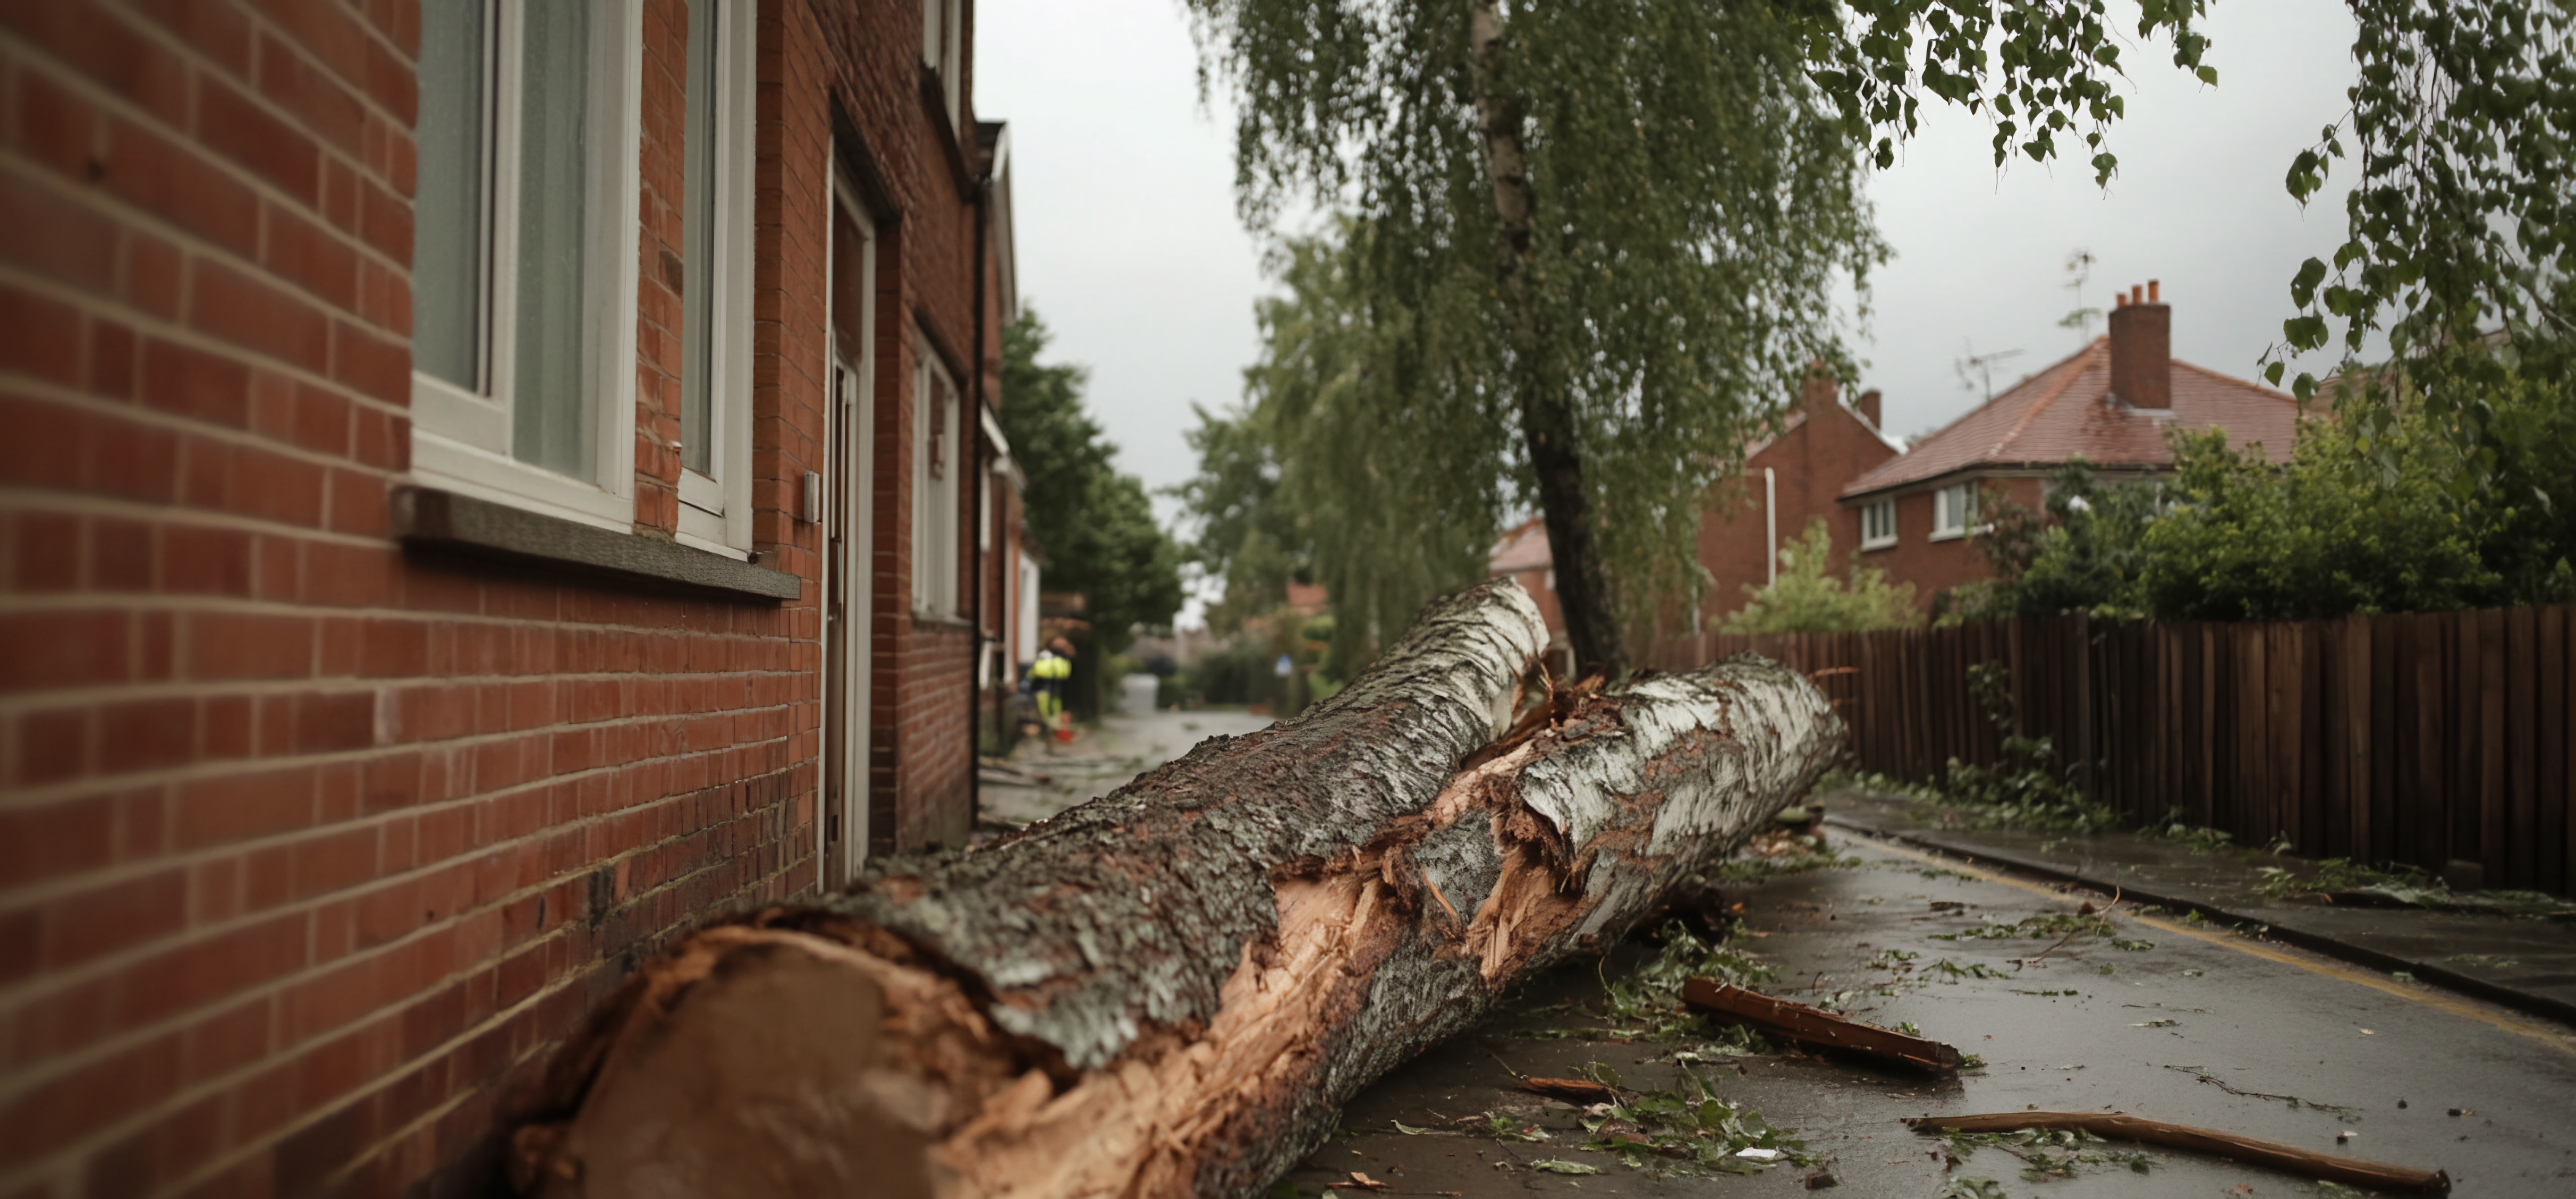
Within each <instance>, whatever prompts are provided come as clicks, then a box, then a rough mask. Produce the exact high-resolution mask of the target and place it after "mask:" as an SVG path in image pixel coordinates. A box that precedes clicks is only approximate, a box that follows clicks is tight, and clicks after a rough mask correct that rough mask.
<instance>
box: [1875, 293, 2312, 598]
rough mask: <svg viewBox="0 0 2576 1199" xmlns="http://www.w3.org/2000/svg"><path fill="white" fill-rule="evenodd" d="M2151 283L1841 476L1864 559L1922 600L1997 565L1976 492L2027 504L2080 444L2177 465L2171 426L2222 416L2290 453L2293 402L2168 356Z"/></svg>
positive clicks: (2113, 468) (2118, 465)
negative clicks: (2017, 373)
mask: <svg viewBox="0 0 2576 1199" xmlns="http://www.w3.org/2000/svg"><path fill="white" fill-rule="evenodd" d="M2159 291H2160V288H2159V287H2158V285H2157V284H2156V283H2154V282H2149V283H2148V284H2147V285H2146V286H2145V287H2144V288H2143V289H2139V288H2132V289H2131V290H2130V292H2129V294H2127V295H2125V296H2118V297H2116V298H2115V306H2114V307H2113V309H2112V311H2111V320H2110V325H2111V329H2110V334H2109V336H2106V337H2102V338H2097V339H2095V340H2094V342H2093V344H2091V345H2088V346H2086V347H2084V348H2083V349H2082V350H2079V351H2077V352H2076V353H2075V354H2073V355H2072V356H2070V357H2068V358H2065V359H2063V360H2061V361H2059V362H2058V363H2056V364H2055V365H2052V366H2050V367H2048V368H2047V369H2045V370H2042V371H2040V372H2039V373H2038V374H2035V375H2032V376H2031V377H2029V378H2027V379H2024V380H2022V381H2021V382H2020V383H2019V384H2016V385H2015V386H2014V387H2013V388H2012V390H2010V391H2007V392H2005V393H2003V394H2002V395H1999V396H1996V397H1995V398H1994V399H1992V400H1990V401H1988V402H1987V403H1985V404H1984V405H1982V406H1980V407H1978V408H1977V409H1976V410H1974V411H1972V412H1970V413H1968V414H1967V415H1966V416H1963V417H1961V418H1959V419H1958V420H1957V421H1955V422H1953V423H1951V425H1950V426H1949V427H1947V428H1945V429H1942V430H1941V431H1940V432H1938V433H1935V434H1933V435H1931V436H1929V437H1926V438H1924V439H1923V440H1922V441H1921V442H1919V443H1917V444H1916V445H1915V446H1914V447H1913V448H1912V449H1911V450H1909V451H1907V452H1906V453H1905V454H1904V455H1903V456H1902V457H1898V458H1894V459H1890V460H1889V461H1887V462H1885V463H1882V464H1880V465H1879V466H1878V467H1877V468H1876V469H1874V470H1871V471H1869V472H1867V473H1865V474H1862V475H1860V476H1859V477H1858V478H1855V479H1852V480H1851V481H1850V483H1849V484H1848V485H1846V486H1844V487H1843V488H1842V489H1841V503H1842V506H1843V507H1844V508H1845V509H1847V510H1849V511H1850V512H1851V514H1852V517H1851V520H1852V523H1855V524H1856V525H1857V526H1858V528H1859V530H1860V545H1861V551H1862V552H1861V561H1862V563H1863V564H1865V565H1869V566H1875V567H1879V568H1881V569H1883V570H1885V571H1886V572H1887V575H1888V578H1889V580H1890V581H1892V582H1904V583H1912V584H1914V587H1915V595H1916V599H1917V601H1918V602H1920V603H1922V604H1925V605H1927V606H1928V605H1929V604H1930V603H1931V601H1932V599H1933V597H1934V596H1935V595H1936V594H1937V593H1939V592H1941V591H1944V590H1947V589H1949V588H1952V587H1957V586H1959V585H1961V584H1963V583H1969V582H1974V581H1976V580H1980V579H1984V578H1987V577H1990V576H1991V575H1992V573H1993V569H1992V567H1991V566H1990V565H1988V563H1987V562H1986V560H1985V558H1984V556H1983V555H1982V554H1980V553H1979V552H1978V551H1977V549H1976V547H1975V545H1974V544H1973V540H1972V538H1971V536H1970V535H1971V534H1972V533H1974V532H1975V531H1976V530H1977V529H1978V528H1979V527H1980V520H1981V516H1980V513H1979V512H1978V510H1977V509H1978V507H1979V505H1980V503H1981V502H1983V501H1981V499H1980V494H1981V493H1984V492H1999V493H2001V494H2002V495H2003V497H2005V498H2006V499H2009V500H2010V501H2012V502H2014V503H2017V504H2021V505H2023V506H2025V507H2030V508H2037V507H2038V506H2039V505H2040V504H2041V502H2042V500H2043V498H2044V497H2043V496H2042V494H2041V492H2042V485H2043V482H2044V480H2045V479H2046V478H2047V477H2048V476H2049V475H2050V474H2051V473H2053V472H2055V471H2056V470H2057V469H2058V468H2059V467H2061V466H2064V465H2065V464H2066V463H2068V462H2069V461H2072V460H2074V459H2075V458H2078V457H2081V458H2083V459H2085V460H2086V461H2089V462H2091V463H2092V464H2093V465H2094V466H2096V467H2098V468H2100V470H2101V471H2102V473H2103V475H2104V476H2105V477H2109V478H2133V479H2138V478H2155V477H2159V476H2163V475H2169V474H2171V473H2172V470H2173V448H2172V446H2171V445H2170V444H2169V443H2168V442H2167V440H2166V433H2167V431H2168V430H2170V429H2174V428H2183V429H2192V430H2203V429H2211V428H2218V429H2224V430H2226V433H2227V440H2228V443H2229V444H2230V445H2234V446H2237V447H2240V448H2242V447H2244V446H2247V445H2249V444H2255V443H2259V444H2261V446H2262V447H2263V450H2264V452H2265V453H2266V454H2267V455H2269V456H2270V457H2271V459H2272V460H2273V461H2275V462H2286V461H2288V460H2289V457H2290V445H2291V441H2292V439H2293V438H2294V437H2295V436H2296V434H2297V432H2298V417H2299V409H2298V403H2297V401H2295V400H2293V399H2292V398H2291V397H2289V396H2287V395H2284V394H2282V393H2280V392H2277V391H2273V390H2271V389H2270V388H2267V387H2261V386H2257V385H2256V384H2253V383H2248V382H2246V381H2244V380H2242V379H2234V378H2230V377H2228V376H2226V375H2222V374H2219V373H2218V372H2216V371H2212V370H2206V369H2203V368H2201V367H2197V366H2193V365H2191V364H2190V363H2187V362H2177V361H2174V359H2173V348H2172V347H2173V338H2172V329H2173V323H2172V309H2171V308H2170V306H2168V305H2166V304H2165V303H2164V302H2163V300H2162V298H2161V296H2160V295H2159V294H2158V292H2159Z"/></svg>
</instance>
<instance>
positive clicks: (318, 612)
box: [0, 490, 814, 674]
mask: <svg viewBox="0 0 2576 1199" xmlns="http://www.w3.org/2000/svg"><path fill="white" fill-rule="evenodd" d="M10 498H11V494H10V492H8V491H6V490H0V501H6V500H8V499H10ZM141 507H142V508H143V510H145V511H150V512H157V513H162V514H169V513H189V512H195V511H197V509H193V508H180V507H175V506H170V505H141ZM22 510H23V509H22ZM84 515H96V514H95V513H91V514H84ZM209 523H212V522H209ZM241 531H244V532H255V531H257V530H241ZM355 540H356V542H357V544H359V545H361V546H364V547H379V548H381V547H387V546H393V547H399V546H400V544H401V543H400V542H391V541H387V540H385V539H383V538H357V539H355ZM562 581H563V582H565V583H567V584H571V583H578V584H581V585H583V586H584V587H585V588H586V589H593V590H596V589H597V588H591V587H589V583H590V580H588V579H586V578H577V577H575V576H572V575H569V574H567V575H566V576H565V577H564V579H563V580H562ZM808 581H810V580H808ZM611 589H612V590H613V589H614V588H611ZM30 597H45V598H48V599H61V600H71V601H77V600H82V599H86V600H87V601H89V602H87V603H85V604H84V603H78V602H72V603H57V602H37V601H36V600H35V599H31V598H30ZM124 597H132V598H133V599H135V600H138V601H143V602H137V603H130V604H116V605H113V606H114V607H117V608H119V609H131V610H135V611H159V610H162V609H168V610H170V611H171V612H173V613H178V612H194V611H207V612H214V611H220V612H226V613H230V614H233V615H237V616H309V617H313V618H315V619H321V618H324V617H333V618H338V619H358V618H365V619H376V620H414V621H451V622H456V623H471V624H476V625H485V626H489V625H510V626H516V627H524V628H549V629H564V630H578V631H591V630H597V631H600V632H604V633H611V634H617V635H645V634H660V635H666V636H677V637H725V638H733V639H738V640H744V641H756V642H786V643H792V644H799V645H802V644H809V643H812V642H813V641H814V638H811V637H797V636H792V635H788V634H783V633H782V634H769V633H738V632H723V631H718V630H714V629H707V630H703V631H688V630H685V629H680V628H674V627H672V626H668V625H640V624H600V623H593V622H588V621H581V620H576V619H575V618H572V617H563V616H554V617H545V616H508V615H499V616H496V615H491V614H488V613H482V612H459V611H457V610H455V609H453V608H389V607H384V606H381V605H374V604H349V605H339V604H324V603H319V602H315V601H310V600H284V599H245V598H243V597H241V596H237V595H219V594H211V593H203V594H201V593H195V592H180V591H83V590H64V591H51V592H11V593H0V613H8V612H21V611H49V610H53V609H59V608H69V609H71V610H73V611H83V612H95V611H97V610H99V608H100V607H101V606H102V605H101V603H100V602H99V601H101V600H107V599H118V598H124ZM654 598H661V597H654ZM696 602H708V601H696ZM713 602H716V603H725V602H728V601H721V600H719V601H713ZM781 610H782V611H789V610H793V609H781ZM720 673H731V672H720ZM774 673H782V674H783V673H791V672H786V671H779V672H774ZM792 673H803V672H792Z"/></svg>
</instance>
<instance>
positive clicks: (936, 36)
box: [921, 0, 966, 129]
mask: <svg viewBox="0 0 2576 1199" xmlns="http://www.w3.org/2000/svg"><path fill="white" fill-rule="evenodd" d="M965 9H966V4H965V0H921V65H923V66H925V67H928V68H930V69H931V71H932V72H934V73H936V74H937V75H938V76H939V89H940V93H941V96H942V97H943V98H944V99H946V100H947V101H948V124H949V127H950V128H951V129H955V128H956V126H957V100H958V91H957V87H958V84H959V82H960V81H961V80H962V78H963V76H964V73H965V44H966V28H965V24H966V12H965Z"/></svg>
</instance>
